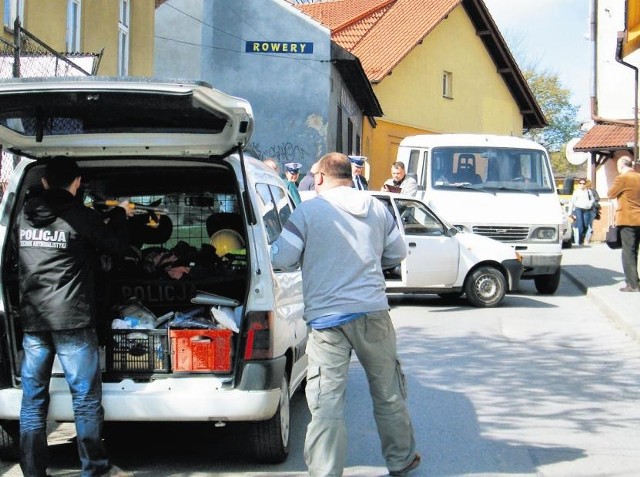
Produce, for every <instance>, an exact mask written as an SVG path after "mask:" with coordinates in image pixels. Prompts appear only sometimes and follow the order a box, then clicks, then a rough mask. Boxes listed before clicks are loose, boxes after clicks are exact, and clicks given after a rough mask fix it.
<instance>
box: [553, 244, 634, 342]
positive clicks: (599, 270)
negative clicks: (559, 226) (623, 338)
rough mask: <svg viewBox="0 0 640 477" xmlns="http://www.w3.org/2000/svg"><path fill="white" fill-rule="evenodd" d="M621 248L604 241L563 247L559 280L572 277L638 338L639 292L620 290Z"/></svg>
mask: <svg viewBox="0 0 640 477" xmlns="http://www.w3.org/2000/svg"><path fill="white" fill-rule="evenodd" d="M621 253H622V252H621V251H620V250H611V249H610V248H609V247H607V246H606V244H604V243H593V244H590V245H587V246H585V247H575V246H574V247H573V248H570V249H563V250H562V280H566V279H568V280H571V281H572V282H573V283H575V284H576V285H577V286H578V287H579V288H580V289H581V290H582V291H584V292H585V293H586V294H587V297H588V298H590V299H591V301H593V303H594V304H595V305H596V306H598V308H600V309H601V310H602V311H603V312H604V313H605V314H606V315H607V316H608V317H609V318H611V319H612V320H613V321H614V322H615V323H616V324H617V325H618V326H619V327H620V328H621V329H622V330H624V331H625V332H626V333H628V334H629V336H631V337H633V338H634V339H636V340H638V341H640V293H623V292H621V291H620V288H622V287H623V286H624V285H625V281H624V273H622V259H621Z"/></svg>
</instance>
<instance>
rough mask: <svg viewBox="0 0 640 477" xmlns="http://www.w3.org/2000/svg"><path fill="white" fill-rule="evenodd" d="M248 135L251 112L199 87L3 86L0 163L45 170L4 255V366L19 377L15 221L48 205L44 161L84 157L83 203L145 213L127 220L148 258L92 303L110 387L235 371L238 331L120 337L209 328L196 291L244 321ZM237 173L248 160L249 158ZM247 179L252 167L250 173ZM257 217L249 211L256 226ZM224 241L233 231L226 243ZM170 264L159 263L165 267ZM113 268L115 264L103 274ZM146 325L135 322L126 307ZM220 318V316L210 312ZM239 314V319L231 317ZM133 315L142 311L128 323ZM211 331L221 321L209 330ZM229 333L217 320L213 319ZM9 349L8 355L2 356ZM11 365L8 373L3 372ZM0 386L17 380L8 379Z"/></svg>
mask: <svg viewBox="0 0 640 477" xmlns="http://www.w3.org/2000/svg"><path fill="white" fill-rule="evenodd" d="M252 131H253V116H252V111H251V107H250V105H249V103H248V102H247V101H245V100H243V99H240V98H235V97H232V96H229V95H226V94H224V93H222V92H220V91H217V90H215V89H213V88H211V87H210V86H209V85H206V84H205V83H200V82H183V83H177V84H176V83H170V82H159V81H155V80H145V79H125V78H117V79H108V78H55V79H46V80H42V79H18V80H11V81H0V143H1V144H2V147H3V148H4V150H5V151H9V152H12V153H14V154H17V155H20V156H26V157H30V158H37V159H39V163H38V164H32V165H29V166H28V167H27V169H26V170H25V174H24V176H23V177H21V178H20V182H19V184H18V182H16V183H15V184H13V185H10V189H9V191H8V192H9V195H10V196H11V198H10V199H11V202H12V203H14V204H15V206H14V207H13V209H12V212H11V218H8V217H3V221H4V225H7V226H8V229H7V241H8V242H9V247H6V246H5V250H9V252H8V253H6V254H4V255H3V257H2V265H1V266H2V280H3V282H2V283H3V297H2V298H3V304H4V309H5V310H6V315H5V316H6V317H7V320H6V321H4V322H3V323H2V325H3V326H2V329H4V330H5V332H6V333H7V335H6V336H7V337H8V340H9V346H8V347H5V346H3V347H2V356H0V361H3V362H4V363H5V364H8V362H11V365H10V369H11V371H10V372H9V374H10V376H11V377H12V378H15V377H16V376H17V375H18V374H19V360H18V359H13V358H16V357H17V356H18V355H19V350H20V342H21V336H20V335H21V332H20V326H19V316H18V309H19V306H18V304H19V303H18V302H19V296H18V270H17V247H16V246H15V241H16V240H17V238H16V237H17V230H16V227H15V224H16V222H17V213H18V211H19V210H20V208H21V207H22V204H23V203H24V201H26V200H27V199H28V198H29V196H31V195H33V194H37V193H39V187H40V178H41V176H42V173H43V166H44V162H46V160H47V158H49V157H52V156H56V155H66V156H72V157H75V158H77V160H78V163H79V164H80V166H81V170H82V181H83V187H82V190H81V194H82V195H83V197H82V199H83V200H84V203H85V205H87V206H89V207H94V208H100V209H104V208H108V207H109V206H110V203H111V202H110V201H112V200H116V201H117V200H121V199H124V198H126V199H129V200H131V201H133V202H136V203H137V204H138V206H140V212H142V213H141V214H138V215H136V216H134V219H135V220H130V221H129V222H130V224H129V225H130V228H131V230H130V236H131V237H133V239H134V240H135V242H136V243H135V244H134V245H136V246H137V247H139V248H140V249H141V250H142V257H141V260H140V262H139V263H137V264H131V263H129V264H124V265H120V266H117V267H116V266H113V267H111V268H109V266H107V267H104V266H103V267H102V269H101V271H100V273H99V274H98V276H96V298H97V302H98V309H99V312H98V314H99V319H100V321H101V323H102V327H101V330H102V332H101V340H102V343H103V344H104V345H105V350H106V357H105V359H106V375H105V377H106V378H107V380H117V379H120V378H122V377H124V376H131V377H136V378H139V379H148V378H150V375H153V374H156V373H173V372H207V373H208V372H213V373H223V374H225V373H230V372H231V371H232V367H233V361H232V359H233V356H234V353H235V351H234V347H235V346H234V343H235V341H236V338H237V334H235V333H232V332H231V331H230V330H229V326H220V327H214V328H212V329H204V328H203V329H195V331H193V328H191V329H190V328H189V322H188V318H189V316H187V317H183V318H184V320H185V324H184V326H183V327H181V328H175V330H176V331H175V332H172V331H171V330H167V329H165V328H156V329H153V330H144V329H139V328H136V329H134V330H128V329H127V330H124V331H119V330H113V329H112V327H111V326H112V321H113V320H114V319H115V318H121V319H124V318H127V317H129V318H133V319H135V318H136V316H137V315H141V316H137V318H141V317H142V318H144V317H145V314H146V313H147V312H151V313H152V314H153V315H154V317H155V319H156V320H158V319H159V318H163V317H166V316H167V315H168V314H170V313H171V314H173V315H172V316H173V317H174V318H175V316H176V315H177V314H186V313H190V312H193V310H194V309H196V308H198V309H199V311H198V313H196V314H195V315H191V318H194V319H195V318H207V317H208V318H211V314H212V313H211V308H212V305H198V304H195V303H193V302H192V301H191V299H192V298H193V297H194V296H195V295H196V294H197V292H198V291H203V292H205V293H209V294H213V295H222V296H224V297H227V298H229V299H230V300H231V303H232V304H236V305H238V306H230V305H229V304H228V303H227V305H226V306H220V308H224V311H225V313H226V315H225V316H222V315H220V316H219V317H218V318H220V319H224V318H227V319H229V318H231V319H233V318H234V317H233V316H232V313H236V316H235V322H236V323H238V322H239V318H238V314H241V313H242V305H243V302H244V299H245V294H246V288H247V285H248V281H249V275H248V273H249V272H248V267H247V259H248V257H247V253H246V244H247V230H246V225H245V224H246V223H247V220H246V218H245V217H246V214H247V210H246V204H243V200H242V194H241V190H240V185H241V184H243V183H244V187H245V188H246V176H245V177H242V178H240V177H239V176H238V174H237V172H236V169H234V168H233V167H232V166H231V164H230V163H228V162H227V161H224V160H223V159H224V158H226V157H227V156H228V155H229V154H230V153H232V152H234V151H239V153H240V157H241V158H242V148H243V147H244V146H245V145H246V144H247V142H248V141H249V138H250V136H251V133H252ZM241 161H242V159H241ZM241 170H242V174H243V175H244V165H243V164H242V163H241ZM251 214H252V213H251V212H249V215H251ZM221 230H225V231H226V232H220V231H221ZM163 261H164V262H163ZM107 265H108V264H107ZM131 298H135V299H137V302H138V305H140V306H142V307H143V308H144V309H141V308H138V311H137V313H135V314H133V315H132V314H127V311H123V309H124V307H126V306H127V305H130V304H131V303H130V302H129V299H131ZM214 307H215V308H216V309H217V308H218V307H217V306H216V305H214ZM234 308H237V309H234ZM131 310H134V311H135V310H136V308H135V307H133V308H129V310H128V311H131ZM214 321H215V320H214ZM217 323H218V324H219V323H220V320H217ZM7 348H8V349H9V350H11V351H10V353H7V354H5V353H6V352H7ZM7 368H9V367H7V366H2V370H7ZM0 379H1V380H2V383H0V384H1V385H5V386H6V385H7V384H8V382H7V381H8V380H9V375H3V374H2V373H0Z"/></svg>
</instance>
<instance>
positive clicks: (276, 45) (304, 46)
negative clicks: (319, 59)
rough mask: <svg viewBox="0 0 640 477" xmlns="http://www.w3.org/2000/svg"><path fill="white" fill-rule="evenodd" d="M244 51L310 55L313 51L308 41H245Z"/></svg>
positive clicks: (311, 44)
mask: <svg viewBox="0 0 640 477" xmlns="http://www.w3.org/2000/svg"><path fill="white" fill-rule="evenodd" d="M245 52H246V53H287V54H294V55H310V54H312V53H313V43H312V42H309V41H247V43H246V46H245Z"/></svg>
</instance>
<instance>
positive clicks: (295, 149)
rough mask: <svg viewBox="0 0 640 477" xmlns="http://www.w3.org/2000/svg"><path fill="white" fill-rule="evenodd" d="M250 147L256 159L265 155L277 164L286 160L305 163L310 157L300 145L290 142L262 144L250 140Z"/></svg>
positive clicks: (264, 157) (262, 158) (261, 158)
mask: <svg viewBox="0 0 640 477" xmlns="http://www.w3.org/2000/svg"><path fill="white" fill-rule="evenodd" d="M251 149H252V150H253V152H254V153H255V154H256V155H257V159H260V160H264V159H266V158H267V157H273V158H274V159H275V160H276V161H277V162H278V163H279V164H286V163H287V162H299V163H301V164H306V163H307V162H308V159H309V158H310V157H311V156H310V155H309V154H308V153H307V152H306V151H305V150H304V149H303V148H302V147H300V146H298V145H296V144H293V143H290V142H283V143H281V144H275V145H273V146H262V145H260V144H259V143H255V142H252V143H251Z"/></svg>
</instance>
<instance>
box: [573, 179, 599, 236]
mask: <svg viewBox="0 0 640 477" xmlns="http://www.w3.org/2000/svg"><path fill="white" fill-rule="evenodd" d="M595 202H596V199H595V196H594V194H593V192H591V190H590V189H588V188H587V180H586V179H579V180H578V188H577V189H576V190H574V191H573V195H572V196H571V202H570V205H569V210H571V218H572V219H573V242H574V245H583V244H584V243H585V239H586V238H587V234H589V236H590V235H591V234H590V230H591V228H592V224H593V219H594V217H595V213H594V212H593V210H594V204H595ZM587 243H588V242H587Z"/></svg>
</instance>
